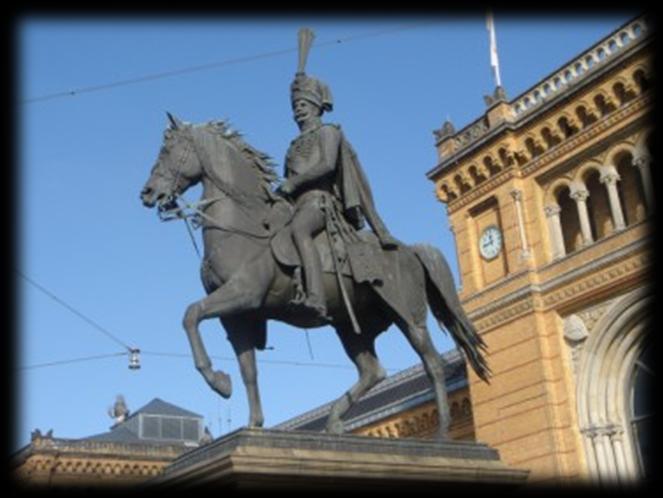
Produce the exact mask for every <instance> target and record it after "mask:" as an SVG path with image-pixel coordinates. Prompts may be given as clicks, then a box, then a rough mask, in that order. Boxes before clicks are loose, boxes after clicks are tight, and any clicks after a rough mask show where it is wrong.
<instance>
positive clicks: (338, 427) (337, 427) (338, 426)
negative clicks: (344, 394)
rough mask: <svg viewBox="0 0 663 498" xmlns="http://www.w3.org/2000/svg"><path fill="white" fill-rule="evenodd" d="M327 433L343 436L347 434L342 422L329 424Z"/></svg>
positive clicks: (326, 429)
mask: <svg viewBox="0 0 663 498" xmlns="http://www.w3.org/2000/svg"><path fill="white" fill-rule="evenodd" d="M325 431H326V432H329V433H330V434H343V433H344V432H345V431H344V429H343V422H341V421H340V420H336V421H334V422H328V423H327V427H326V428H325Z"/></svg>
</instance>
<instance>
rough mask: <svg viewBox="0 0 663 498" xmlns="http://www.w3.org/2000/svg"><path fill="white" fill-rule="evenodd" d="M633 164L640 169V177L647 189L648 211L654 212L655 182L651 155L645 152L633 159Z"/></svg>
mask: <svg viewBox="0 0 663 498" xmlns="http://www.w3.org/2000/svg"><path fill="white" fill-rule="evenodd" d="M633 165H634V166H635V167H636V168H638V169H639V170H640V179H641V180H642V187H643V189H644V191H645V202H647V211H648V212H649V213H650V214H653V213H654V184H653V182H652V177H651V156H650V155H649V154H644V155H642V156H639V157H636V158H635V159H634V160H633Z"/></svg>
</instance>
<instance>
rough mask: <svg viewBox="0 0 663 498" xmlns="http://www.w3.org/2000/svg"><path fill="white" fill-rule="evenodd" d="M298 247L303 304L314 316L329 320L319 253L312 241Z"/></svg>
mask: <svg viewBox="0 0 663 498" xmlns="http://www.w3.org/2000/svg"><path fill="white" fill-rule="evenodd" d="M300 249H301V254H300V257H301V259H302V265H303V267H304V268H303V270H304V280H305V282H306V294H307V295H306V299H305V300H304V303H303V305H304V307H305V308H307V310H308V311H310V312H311V313H313V315H314V316H315V317H316V318H320V319H322V320H325V321H329V317H328V316H327V301H326V299H325V289H324V285H323V281H322V264H321V262H320V255H319V254H318V251H317V250H316V248H315V247H314V246H313V244H312V243H311V244H302V246H301V247H300Z"/></svg>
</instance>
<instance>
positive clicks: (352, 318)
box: [320, 196, 361, 334]
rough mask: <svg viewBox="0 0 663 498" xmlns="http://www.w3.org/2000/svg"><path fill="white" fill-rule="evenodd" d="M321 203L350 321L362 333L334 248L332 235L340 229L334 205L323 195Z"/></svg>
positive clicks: (353, 328) (339, 284)
mask: <svg viewBox="0 0 663 498" xmlns="http://www.w3.org/2000/svg"><path fill="white" fill-rule="evenodd" d="M320 201H321V202H320V204H321V207H322V210H323V211H324V213H325V218H326V220H327V239H328V240H329V248H330V250H331V256H332V260H333V262H334V273H336V279H337V280H338V286H339V288H340V289H341V295H342V296H343V304H345V309H347V310H348V315H349V316H350V321H351V322H352V330H353V331H354V333H355V334H361V327H359V322H358V321H357V317H356V316H355V312H354V310H353V309H352V303H350V297H349V296H348V291H347V289H346V288H345V285H344V284H343V275H342V273H341V269H340V268H339V261H338V258H337V256H336V250H335V249H334V241H333V239H332V236H333V235H334V234H337V233H338V230H336V227H335V225H334V222H333V220H332V214H331V212H330V210H331V209H333V207H331V208H330V207H329V206H327V202H326V201H327V200H326V198H325V197H324V196H323V197H322V198H321V199H320Z"/></svg>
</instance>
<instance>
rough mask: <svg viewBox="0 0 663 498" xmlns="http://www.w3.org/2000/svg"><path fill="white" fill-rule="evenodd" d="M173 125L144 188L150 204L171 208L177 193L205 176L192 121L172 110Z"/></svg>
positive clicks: (144, 194) (146, 199)
mask: <svg viewBox="0 0 663 498" xmlns="http://www.w3.org/2000/svg"><path fill="white" fill-rule="evenodd" d="M168 119H169V120H170V126H169V127H168V128H166V131H165V132H164V141H163V145H162V146H161V151H160V152H159V157H157V161H156V164H155V165H154V167H153V168H152V172H151V173H150V178H149V179H148V180H147V182H146V183H145V186H144V187H143V190H141V192H140V198H141V200H142V201H143V205H145V206H146V207H150V208H151V207H154V206H155V205H158V206H159V208H163V209H168V208H169V207H173V206H174V205H175V196H176V195H177V194H181V193H182V192H184V191H185V190H187V189H188V188H189V187H191V186H192V185H195V184H196V183H198V182H199V181H200V180H201V177H202V173H203V171H202V165H201V163H200V160H199V159H198V155H197V154H196V150H195V144H194V139H193V134H192V125H190V124H186V123H183V122H182V121H180V120H179V119H177V118H176V117H175V116H173V115H171V114H170V113H168Z"/></svg>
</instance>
